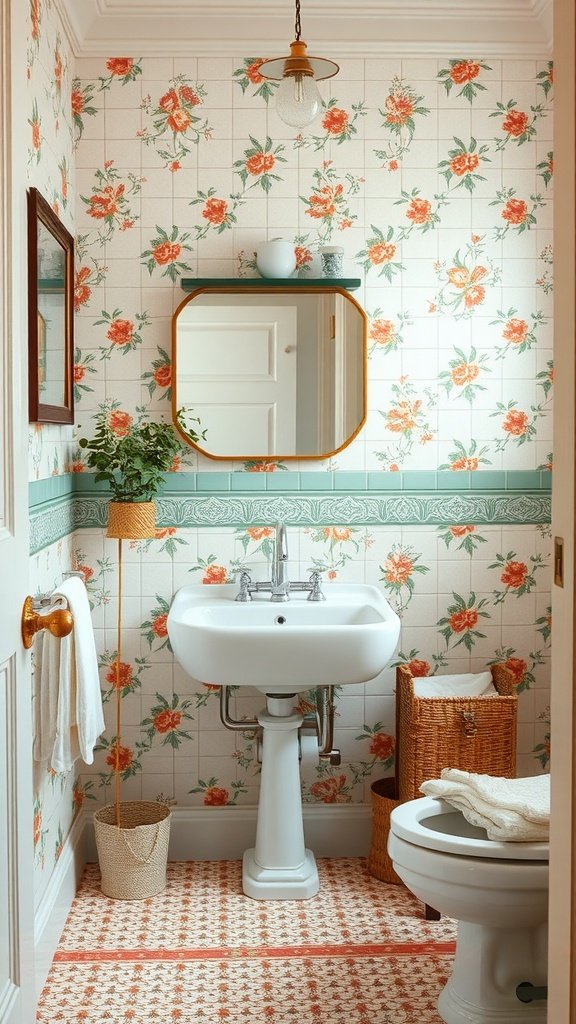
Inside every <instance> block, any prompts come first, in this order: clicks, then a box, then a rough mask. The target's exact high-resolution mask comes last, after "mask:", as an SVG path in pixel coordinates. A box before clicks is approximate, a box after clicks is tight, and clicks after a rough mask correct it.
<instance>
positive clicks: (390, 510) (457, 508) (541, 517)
mask: <svg viewBox="0 0 576 1024" xmlns="http://www.w3.org/2000/svg"><path fill="white" fill-rule="evenodd" d="M107 505H108V498H107V497H101V496H97V497H96V496H93V497H89V496H86V497H81V496H79V495H71V496H69V497H68V498H66V499H61V500H59V501H58V500H55V499H52V500H51V501H50V502H48V503H44V504H43V505H42V506H37V507H36V509H31V518H30V552H31V554H35V553H36V552H37V551H40V550H41V549H42V548H44V547H47V546H48V545H49V544H53V543H54V542H55V541H58V540H60V539H61V538H62V537H64V536H66V534H68V533H71V532H72V531H73V530H78V529H102V528H104V527H105V526H106V523H107ZM157 506H158V514H157V520H158V526H160V527H165V526H175V527H180V528H194V527H202V528H205V527H222V526H255V525H262V524H266V523H270V522H274V521H276V520H279V519H282V520H284V521H285V522H286V523H288V524H289V525H291V526H325V525H334V526H339V525H355V526H375V525H382V524H389V525H394V526H424V525H426V526H439V525H442V524H450V525H451V526H458V525H472V524H475V525H479V524H483V525H488V524H492V525H498V524H499V525H502V524H508V525H529V524H533V525H537V524H541V523H549V522H550V519H551V499H550V494H549V493H547V492H546V491H542V492H541V493H538V492H533V493H531V494H527V493H513V492H507V493H484V494H479V493H477V492H471V491H468V492H465V491H464V492H461V493H458V494H447V493H444V494H437V493H436V494H434V493H419V494H414V493H406V492H405V493H398V492H395V493H389V494H383V493H380V494H379V495H376V494H371V493H369V492H363V493H356V494H330V495H328V494H303V493H290V494H276V495H272V494H265V493H264V494H242V495H240V494H224V495H223V494H214V493H212V494H201V495H200V494H193V495H190V494H188V495H182V496H179V497H163V498H160V499H159V500H158V502H157Z"/></svg>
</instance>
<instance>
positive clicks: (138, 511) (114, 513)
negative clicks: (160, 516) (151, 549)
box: [106, 501, 156, 540]
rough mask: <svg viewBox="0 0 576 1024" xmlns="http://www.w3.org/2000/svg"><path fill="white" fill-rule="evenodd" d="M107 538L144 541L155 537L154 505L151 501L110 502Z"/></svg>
mask: <svg viewBox="0 0 576 1024" xmlns="http://www.w3.org/2000/svg"><path fill="white" fill-rule="evenodd" d="M106 536H107V537H116V538H118V540H145V539H147V538H148V537H154V536H156V504H155V502H153V501H134V502H130V501H111V502H110V504H109V505H108V530H107V533H106Z"/></svg>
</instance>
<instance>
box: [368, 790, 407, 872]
mask: <svg viewBox="0 0 576 1024" xmlns="http://www.w3.org/2000/svg"><path fill="white" fill-rule="evenodd" d="M370 789H371V791H372V838H371V841H370V853H369V854H368V871H369V872H370V874H371V875H373V876H374V878H379V879H380V881H381V882H392V883H393V885H402V879H401V878H399V877H398V875H397V874H396V872H395V871H394V868H393V867H392V861H391V860H390V857H389V856H388V834H389V832H390V815H391V813H392V811H393V810H394V808H395V807H397V806H398V804H399V803H400V801H399V800H398V799H397V795H396V779H395V778H391V779H378V781H377V782H373V783H372V786H371V787H370Z"/></svg>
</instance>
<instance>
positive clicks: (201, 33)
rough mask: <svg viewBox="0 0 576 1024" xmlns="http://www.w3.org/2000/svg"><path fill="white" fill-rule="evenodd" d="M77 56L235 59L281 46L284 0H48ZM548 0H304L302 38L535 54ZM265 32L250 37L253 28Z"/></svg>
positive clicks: (419, 51)
mask: <svg viewBox="0 0 576 1024" xmlns="http://www.w3.org/2000/svg"><path fill="white" fill-rule="evenodd" d="M53 2H54V6H55V8H56V10H57V11H58V12H59V14H60V17H61V20H62V25H63V28H64V31H65V32H66V35H67V38H68V41H69V43H70V46H71V49H72V51H73V53H74V55H75V56H76V57H96V56H102V57H104V56H111V55H112V54H119V53H120V52H121V51H123V50H126V51H128V52H129V53H130V54H138V56H140V55H142V56H155V57H164V56H187V55H195V56H198V55H207V56H236V57H237V56H238V54H239V53H248V52H250V53H254V54H256V53H258V54H271V53H274V52H276V51H278V52H283V50H284V49H286V46H287V44H288V42H289V41H290V39H291V38H292V34H293V28H294V24H293V13H292V5H291V4H290V3H289V0H246V2H245V3H243V2H242V0H211V2H210V3H206V2H204V3H200V2H199V0H164V2H163V0H53ZM552 3H553V0H477V2H476V4H475V6H474V9H473V10H471V5H470V4H463V3H462V0H403V2H401V0H360V2H359V3H358V4H357V5H352V4H351V3H350V0H330V3H329V4H328V2H327V0H309V2H307V3H306V7H305V10H304V11H303V35H304V36H305V38H306V39H307V40H308V41H309V46H310V49H311V50H312V49H314V50H315V51H317V52H320V50H321V51H322V53H325V54H326V56H331V55H334V56H336V57H337V56H340V57H341V58H343V57H346V56H358V55H363V56H383V57H386V56H423V55H432V56H441V55H442V56H444V55H446V53H447V52H452V53H456V54H459V53H460V54H462V55H466V54H467V53H468V52H469V51H470V48H471V46H473V48H474V52H475V53H481V55H482V56H485V57H497V56H522V57H539V58H542V57H543V56H546V55H548V54H550V53H551V49H552ZM255 25H258V26H260V28H261V30H262V31H259V32H258V33H257V34H255V32H254V26H255Z"/></svg>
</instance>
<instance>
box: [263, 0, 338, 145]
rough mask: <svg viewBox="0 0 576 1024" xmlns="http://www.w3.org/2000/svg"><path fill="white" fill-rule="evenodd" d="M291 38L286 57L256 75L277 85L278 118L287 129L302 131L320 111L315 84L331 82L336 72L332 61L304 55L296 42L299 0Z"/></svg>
mask: <svg viewBox="0 0 576 1024" xmlns="http://www.w3.org/2000/svg"><path fill="white" fill-rule="evenodd" d="M294 35H295V39H294V42H293V43H290V56H288V57H274V58H273V59H272V60H266V61H264V62H263V63H262V64H261V65H260V67H259V68H258V71H259V73H260V74H261V75H262V76H263V78H270V79H272V80H273V81H277V82H280V85H279V87H278V91H277V93H276V110H277V112H278V117H279V118H280V119H281V120H282V121H284V124H288V125H290V127H291V128H303V127H304V126H305V125H307V124H310V123H311V121H313V120H314V119H315V118H316V117H317V116H318V114H319V113H320V110H321V107H322V99H321V97H320V92H319V90H318V86H317V85H316V82H320V81H322V79H324V78H332V76H333V75H336V74H337V73H338V70H339V68H338V65H337V64H335V63H334V61H332V60H326V58H324V57H308V56H307V55H306V43H305V42H304V41H303V40H302V39H301V38H300V35H301V26H300V0H296V21H295V25H294Z"/></svg>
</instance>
